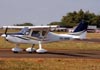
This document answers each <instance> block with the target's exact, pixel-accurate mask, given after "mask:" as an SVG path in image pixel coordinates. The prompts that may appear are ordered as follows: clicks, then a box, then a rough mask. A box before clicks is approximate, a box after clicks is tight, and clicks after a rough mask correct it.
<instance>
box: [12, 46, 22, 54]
mask: <svg viewBox="0 0 100 70" xmlns="http://www.w3.org/2000/svg"><path fill="white" fill-rule="evenodd" d="M11 50H12V51H13V52H14V53H19V52H21V51H22V49H21V48H19V44H16V47H14V48H12V49H11Z"/></svg>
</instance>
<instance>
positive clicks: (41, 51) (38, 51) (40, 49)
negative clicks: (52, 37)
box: [36, 41, 47, 53]
mask: <svg viewBox="0 0 100 70" xmlns="http://www.w3.org/2000/svg"><path fill="white" fill-rule="evenodd" d="M36 52H37V53H46V52H47V50H45V49H43V48H42V44H41V41H39V49H37V50H36Z"/></svg>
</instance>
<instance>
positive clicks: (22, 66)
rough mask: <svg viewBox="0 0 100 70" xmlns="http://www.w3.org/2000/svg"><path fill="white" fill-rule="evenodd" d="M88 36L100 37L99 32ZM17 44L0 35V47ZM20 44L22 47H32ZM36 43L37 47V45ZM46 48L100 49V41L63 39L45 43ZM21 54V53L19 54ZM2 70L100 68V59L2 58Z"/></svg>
mask: <svg viewBox="0 0 100 70" xmlns="http://www.w3.org/2000/svg"><path fill="white" fill-rule="evenodd" d="M87 38H88V39H90V38H97V39H100V34H99V33H88V35H87ZM14 46H15V45H14V44H12V43H8V42H5V40H4V39H3V38H1V37H0V48H13V47H14ZM30 46H31V45H29V44H25V45H24V44H23V45H20V47H21V48H27V47H30ZM37 46H38V45H36V46H35V47H36V48H38V47H37ZM43 47H44V48H46V49H54V50H57V49H66V50H100V43H96V42H82V41H61V42H53V43H48V44H43ZM19 55H20V54H19ZM0 70H100V59H86V58H82V59H79V58H19V59H18V58H0Z"/></svg>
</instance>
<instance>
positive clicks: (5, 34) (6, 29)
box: [4, 27, 8, 37]
mask: <svg viewBox="0 0 100 70" xmlns="http://www.w3.org/2000/svg"><path fill="white" fill-rule="evenodd" d="M7 31H8V27H7V28H6V29H5V33H4V34H5V35H6V37H7Z"/></svg>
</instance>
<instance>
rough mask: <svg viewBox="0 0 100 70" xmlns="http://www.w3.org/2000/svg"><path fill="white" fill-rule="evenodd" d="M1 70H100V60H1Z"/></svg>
mask: <svg viewBox="0 0 100 70" xmlns="http://www.w3.org/2000/svg"><path fill="white" fill-rule="evenodd" d="M0 70H100V59H72V58H71V59H70V58H63V59H61V58H37V59H36V58H31V59H26V58H24V59H15V58H11V59H0Z"/></svg>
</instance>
